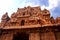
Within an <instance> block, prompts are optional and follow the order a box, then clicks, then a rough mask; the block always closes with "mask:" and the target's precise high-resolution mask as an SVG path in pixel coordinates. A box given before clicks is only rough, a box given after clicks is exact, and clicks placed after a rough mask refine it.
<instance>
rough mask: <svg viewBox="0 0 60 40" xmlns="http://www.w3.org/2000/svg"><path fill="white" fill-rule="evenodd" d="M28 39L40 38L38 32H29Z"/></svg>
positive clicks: (37, 39) (35, 39) (36, 39)
mask: <svg viewBox="0 0 60 40" xmlns="http://www.w3.org/2000/svg"><path fill="white" fill-rule="evenodd" d="M29 40H40V34H39V32H36V33H34V32H33V33H30V34H29Z"/></svg>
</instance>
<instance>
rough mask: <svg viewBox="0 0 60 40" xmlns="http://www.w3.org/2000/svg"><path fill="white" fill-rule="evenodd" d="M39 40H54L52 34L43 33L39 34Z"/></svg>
mask: <svg viewBox="0 0 60 40" xmlns="http://www.w3.org/2000/svg"><path fill="white" fill-rule="evenodd" d="M41 40H56V39H55V35H54V32H43V33H41Z"/></svg>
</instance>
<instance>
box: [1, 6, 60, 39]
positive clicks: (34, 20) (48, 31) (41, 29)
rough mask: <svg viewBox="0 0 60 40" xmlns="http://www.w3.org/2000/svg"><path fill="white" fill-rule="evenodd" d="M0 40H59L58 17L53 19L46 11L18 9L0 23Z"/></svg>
mask: <svg viewBox="0 0 60 40" xmlns="http://www.w3.org/2000/svg"><path fill="white" fill-rule="evenodd" d="M0 40H60V17H57V18H56V19H54V18H53V17H51V16H50V12H49V10H47V9H44V10H41V8H40V6H37V7H30V6H28V7H24V8H18V9H17V11H16V12H14V13H12V14H11V17H9V16H8V13H7V12H6V13H5V14H4V15H3V16H2V18H1V22H0Z"/></svg>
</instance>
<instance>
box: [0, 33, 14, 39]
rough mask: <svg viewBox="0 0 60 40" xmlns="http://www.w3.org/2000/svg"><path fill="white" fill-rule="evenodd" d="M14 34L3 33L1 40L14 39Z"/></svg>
mask: <svg viewBox="0 0 60 40" xmlns="http://www.w3.org/2000/svg"><path fill="white" fill-rule="evenodd" d="M12 39H13V34H2V35H1V37H0V40H12Z"/></svg>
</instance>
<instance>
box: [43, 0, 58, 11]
mask: <svg viewBox="0 0 60 40" xmlns="http://www.w3.org/2000/svg"><path fill="white" fill-rule="evenodd" d="M58 1H59V0H49V1H48V3H49V6H47V7H46V6H44V5H43V6H42V8H43V9H44V8H46V9H49V10H50V9H54V8H55V7H57V6H58Z"/></svg>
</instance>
